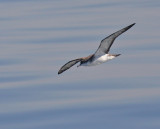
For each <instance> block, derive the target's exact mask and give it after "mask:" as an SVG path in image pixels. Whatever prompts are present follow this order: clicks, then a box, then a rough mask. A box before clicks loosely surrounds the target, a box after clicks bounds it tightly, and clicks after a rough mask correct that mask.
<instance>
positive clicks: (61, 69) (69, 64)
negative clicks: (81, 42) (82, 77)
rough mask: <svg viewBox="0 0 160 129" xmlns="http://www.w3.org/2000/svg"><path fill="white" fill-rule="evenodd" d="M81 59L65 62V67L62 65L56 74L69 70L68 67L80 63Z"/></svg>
mask: <svg viewBox="0 0 160 129" xmlns="http://www.w3.org/2000/svg"><path fill="white" fill-rule="evenodd" d="M81 60H82V59H81V58H79V59H75V60H71V61H69V62H67V63H66V64H65V65H63V66H62V67H61V68H60V70H59V71H58V74H61V73H63V72H64V71H66V70H67V69H69V68H70V67H72V66H73V65H75V64H76V63H78V62H80V61H81Z"/></svg>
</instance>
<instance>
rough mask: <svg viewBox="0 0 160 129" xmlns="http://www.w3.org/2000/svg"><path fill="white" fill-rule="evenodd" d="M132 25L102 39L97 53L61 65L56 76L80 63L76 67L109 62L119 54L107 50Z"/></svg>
mask: <svg viewBox="0 0 160 129" xmlns="http://www.w3.org/2000/svg"><path fill="white" fill-rule="evenodd" d="M133 25H135V23H133V24H131V25H129V26H127V27H125V28H123V29H121V30H119V31H117V32H115V33H113V34H111V35H110V36H108V37H106V38H104V39H103V40H102V41H101V43H100V45H99V47H98V49H97V51H96V52H95V53H94V54H92V55H89V56H87V57H81V58H78V59H74V60H71V61H69V62H68V63H66V64H65V65H63V66H62V67H61V68H60V70H59V71H58V74H61V73H62V72H64V71H66V70H67V69H69V68H70V67H72V66H73V65H75V64H76V63H78V62H80V64H79V65H78V66H77V67H79V66H94V65H98V64H102V63H104V62H106V61H108V60H111V59H113V58H115V57H117V56H119V55H121V54H109V53H108V52H109V50H110V48H111V46H112V44H113V42H114V40H115V39H116V38H117V37H118V36H119V35H121V34H122V33H124V32H125V31H127V30H128V29H130V28H131V27H132V26H133Z"/></svg>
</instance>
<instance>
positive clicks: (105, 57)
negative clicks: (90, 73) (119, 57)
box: [81, 54, 115, 66]
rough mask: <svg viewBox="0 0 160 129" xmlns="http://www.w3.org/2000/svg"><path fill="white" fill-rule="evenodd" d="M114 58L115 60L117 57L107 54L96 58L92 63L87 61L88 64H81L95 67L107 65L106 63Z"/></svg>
mask: <svg viewBox="0 0 160 129" xmlns="http://www.w3.org/2000/svg"><path fill="white" fill-rule="evenodd" d="M113 58H115V56H113V55H110V54H105V55H102V56H99V57H97V58H95V59H94V60H93V61H92V62H90V61H87V62H86V63H83V64H81V66H95V65H99V64H102V63H105V62H106V61H108V60H111V59H113Z"/></svg>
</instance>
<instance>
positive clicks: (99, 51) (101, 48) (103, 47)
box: [94, 23, 135, 56]
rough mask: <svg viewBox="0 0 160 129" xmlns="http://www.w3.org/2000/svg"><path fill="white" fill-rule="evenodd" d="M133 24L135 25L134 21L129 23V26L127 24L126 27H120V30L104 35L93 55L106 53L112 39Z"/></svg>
mask: <svg viewBox="0 0 160 129" xmlns="http://www.w3.org/2000/svg"><path fill="white" fill-rule="evenodd" d="M133 25H135V23H134V24H131V25H129V26H127V27H125V28H123V29H121V30H119V31H117V32H115V33H113V34H111V35H110V36H108V37H106V38H104V39H103V40H102V41H101V43H100V45H99V47H98V49H97V51H96V52H95V54H94V56H101V55H104V54H107V53H108V52H109V50H110V48H111V46H112V44H113V42H114V40H115V39H116V38H117V37H118V36H119V35H121V34H122V33H124V32H125V31H127V30H128V29H130V28H131V27H132V26H133Z"/></svg>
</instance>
